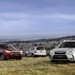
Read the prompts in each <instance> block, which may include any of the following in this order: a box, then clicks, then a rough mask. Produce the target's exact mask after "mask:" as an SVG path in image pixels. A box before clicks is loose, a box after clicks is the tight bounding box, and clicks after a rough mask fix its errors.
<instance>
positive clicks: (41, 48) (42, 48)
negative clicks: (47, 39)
mask: <svg viewBox="0 0 75 75" xmlns="http://www.w3.org/2000/svg"><path fill="white" fill-rule="evenodd" d="M44 49H45V48H44V47H37V50H44Z"/></svg>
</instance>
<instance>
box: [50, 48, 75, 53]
mask: <svg viewBox="0 0 75 75" xmlns="http://www.w3.org/2000/svg"><path fill="white" fill-rule="evenodd" d="M73 50H75V48H55V49H53V50H51V51H54V52H57V51H62V52H70V51H73Z"/></svg>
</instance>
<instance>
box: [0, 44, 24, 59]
mask: <svg viewBox="0 0 75 75" xmlns="http://www.w3.org/2000/svg"><path fill="white" fill-rule="evenodd" d="M22 56H23V52H22V50H19V49H16V48H15V47H14V46H12V45H10V44H0V60H5V59H7V58H15V59H19V60H21V59H22Z"/></svg>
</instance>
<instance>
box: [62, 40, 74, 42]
mask: <svg viewBox="0 0 75 75" xmlns="http://www.w3.org/2000/svg"><path fill="white" fill-rule="evenodd" d="M63 42H75V40H64V41H63Z"/></svg>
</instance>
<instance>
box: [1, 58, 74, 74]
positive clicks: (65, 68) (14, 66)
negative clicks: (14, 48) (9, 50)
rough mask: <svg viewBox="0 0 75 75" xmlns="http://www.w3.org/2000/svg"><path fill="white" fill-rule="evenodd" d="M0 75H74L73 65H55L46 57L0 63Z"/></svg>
mask: <svg viewBox="0 0 75 75" xmlns="http://www.w3.org/2000/svg"><path fill="white" fill-rule="evenodd" d="M0 75H75V63H65V64H55V63H51V62H50V61H49V59H48V57H38V58H36V57H35V58H31V57H28V58H27V57H26V58H23V59H22V60H21V61H20V60H6V61H0Z"/></svg>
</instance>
